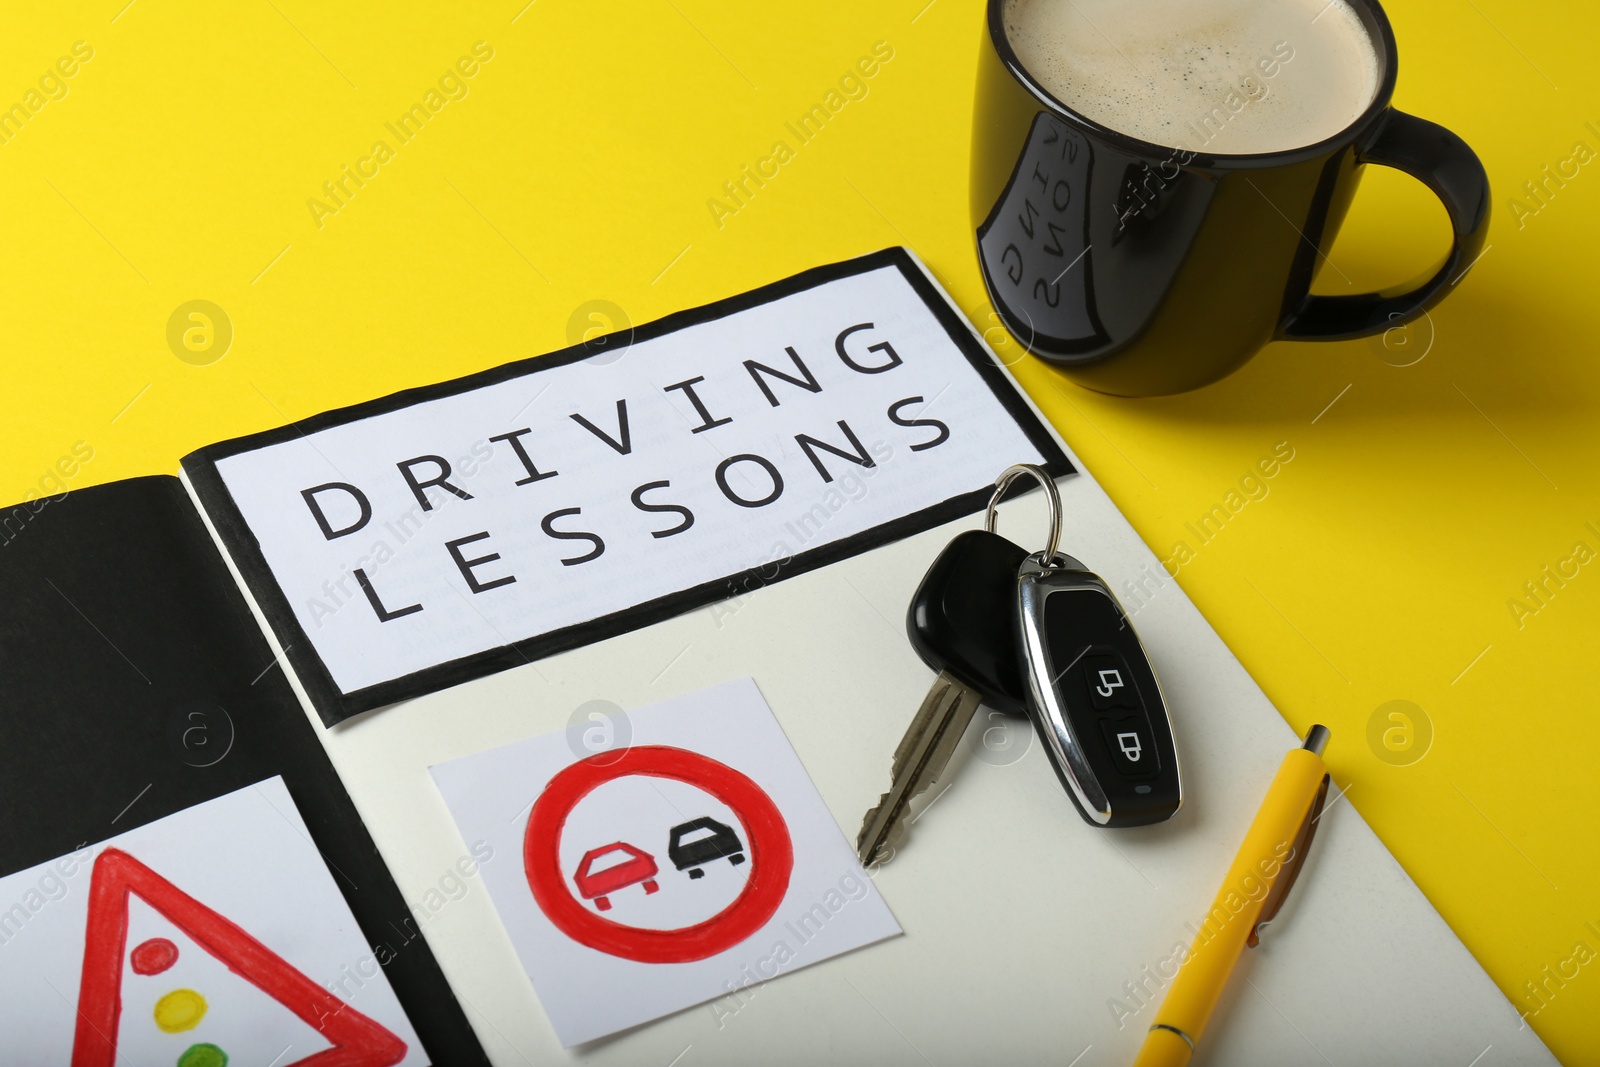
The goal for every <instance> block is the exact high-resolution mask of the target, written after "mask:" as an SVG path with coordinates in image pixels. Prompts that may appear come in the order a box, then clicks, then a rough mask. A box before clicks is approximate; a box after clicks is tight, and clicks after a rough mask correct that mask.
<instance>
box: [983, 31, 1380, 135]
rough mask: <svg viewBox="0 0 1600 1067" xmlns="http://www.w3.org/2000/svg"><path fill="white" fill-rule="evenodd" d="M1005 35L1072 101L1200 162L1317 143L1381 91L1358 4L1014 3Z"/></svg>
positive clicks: (1039, 76) (1100, 119)
mask: <svg viewBox="0 0 1600 1067" xmlns="http://www.w3.org/2000/svg"><path fill="white" fill-rule="evenodd" d="M1005 28H1006V37H1007V39H1008V40H1009V41H1010V42H1011V47H1012V48H1013V50H1014V51H1015V52H1016V53H1017V58H1018V59H1019V60H1021V62H1022V65H1023V67H1024V68H1025V69H1026V70H1027V71H1028V73H1029V74H1031V75H1032V76H1033V77H1034V79H1035V80H1037V81H1038V82H1039V84H1040V86H1041V87H1043V88H1044V89H1045V90H1046V91H1047V92H1049V93H1050V94H1051V95H1052V96H1054V97H1055V98H1056V99H1057V100H1060V101H1061V102H1062V103H1063V104H1066V105H1067V106H1068V107H1070V108H1072V109H1073V110H1074V111H1076V112H1078V113H1079V114H1081V115H1083V116H1085V117H1086V118H1089V119H1092V120H1094V121H1095V122H1097V123H1099V124H1101V125H1102V126H1106V127H1108V128H1110V129H1113V130H1117V131H1119V132H1121V133H1125V134H1129V135H1131V136H1133V137H1137V138H1138V139H1140V140H1142V141H1149V142H1151V143H1154V144H1158V145H1163V146H1165V147H1168V148H1176V149H1184V150H1188V151H1191V152H1196V153H1199V154H1202V155H1248V154H1256V153H1263V152H1281V151H1286V150H1288V149H1293V148H1300V147H1303V146H1305V145H1310V144H1315V143H1316V142H1318V141H1321V140H1324V139H1326V138H1328V137H1331V136H1333V135H1334V134H1336V133H1338V132H1339V131H1341V130H1343V129H1345V128H1346V127H1347V126H1349V125H1350V124H1351V123H1352V122H1354V121H1355V120H1356V118H1357V117H1359V116H1360V114H1361V113H1362V112H1363V111H1365V110H1366V108H1367V106H1368V105H1369V104H1371V103H1372V100H1373V98H1374V97H1375V96H1376V95H1377V91H1378V78H1379V62H1378V54H1377V51H1376V48H1375V45H1374V42H1373V40H1372V37H1371V35H1370V34H1369V33H1368V32H1367V29H1366V26H1365V25H1364V24H1363V23H1362V21H1361V17H1360V16H1359V15H1358V14H1357V13H1356V11H1355V9H1354V8H1352V7H1351V6H1350V5H1349V3H1347V2H1346V0H1009V2H1008V3H1007V5H1006V8H1005Z"/></svg>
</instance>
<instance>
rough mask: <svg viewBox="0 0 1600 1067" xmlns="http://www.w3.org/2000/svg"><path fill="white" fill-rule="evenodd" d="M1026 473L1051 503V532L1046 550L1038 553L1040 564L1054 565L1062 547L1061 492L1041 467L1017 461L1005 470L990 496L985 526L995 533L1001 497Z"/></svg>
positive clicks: (984, 521)
mask: <svg viewBox="0 0 1600 1067" xmlns="http://www.w3.org/2000/svg"><path fill="white" fill-rule="evenodd" d="M1024 474H1028V475H1032V476H1033V478H1034V480H1035V481H1037V482H1038V483H1039V485H1040V486H1041V487H1043V489H1044V495H1045V499H1046V500H1048V501H1049V503H1050V533H1049V536H1048V537H1047V538H1046V541H1045V546H1044V551H1043V552H1041V553H1038V558H1039V562H1040V564H1042V565H1043V566H1046V567H1049V566H1052V565H1053V563H1054V561H1055V558H1056V551H1057V549H1059V548H1060V547H1061V494H1060V493H1059V492H1057V490H1056V483H1055V481H1054V480H1053V479H1052V478H1051V477H1050V475H1048V474H1046V473H1045V472H1044V470H1043V469H1042V468H1040V467H1036V466H1034V465H1033V464H1032V463H1017V464H1014V465H1013V466H1010V467H1007V468H1006V469H1005V472H1004V473H1002V474H1001V475H1000V477H998V478H996V479H995V481H994V494H993V495H992V496H990V497H989V509H988V510H987V511H986V512H984V515H983V528H984V529H985V530H987V531H988V532H990V533H994V532H995V531H994V527H995V521H996V519H997V516H996V515H995V509H996V508H997V507H999V506H1000V498H1001V497H1003V496H1005V493H1006V490H1007V489H1010V488H1011V483H1012V482H1014V481H1016V480H1017V479H1018V478H1020V477H1022V476H1023V475H1024Z"/></svg>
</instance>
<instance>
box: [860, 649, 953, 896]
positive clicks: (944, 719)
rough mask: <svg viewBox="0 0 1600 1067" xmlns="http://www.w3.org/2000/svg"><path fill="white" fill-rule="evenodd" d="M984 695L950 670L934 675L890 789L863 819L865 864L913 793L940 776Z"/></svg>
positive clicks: (908, 732) (902, 746)
mask: <svg viewBox="0 0 1600 1067" xmlns="http://www.w3.org/2000/svg"><path fill="white" fill-rule="evenodd" d="M982 700H983V697H982V694H980V693H979V692H978V691H977V690H975V689H972V688H971V687H969V686H966V685H963V684H962V683H961V682H959V681H957V680H956V679H955V678H953V677H951V676H950V674H949V673H947V672H941V673H940V674H939V677H937V678H935V679H934V682H933V688H932V689H930V690H929V691H928V696H927V698H926V699H925V700H923V702H922V707H920V708H918V709H917V714H916V717H915V718H913V719H912V720H911V727H910V728H909V729H908V730H906V735H905V737H903V738H902V739H901V740H900V744H899V746H898V747H897V748H896V749H895V750H894V767H893V772H892V773H893V781H892V784H891V785H890V786H889V791H888V792H887V793H885V794H883V796H882V797H881V798H880V799H879V800H878V805H877V807H875V808H873V809H872V810H871V811H869V812H867V816H866V818H865V819H864V820H863V821H862V824H861V833H860V835H859V836H858V837H857V838H856V853H857V854H858V855H859V856H860V857H861V862H862V864H863V865H870V864H871V863H872V862H873V860H874V859H876V857H877V854H878V852H879V851H880V850H882V848H883V846H884V844H885V843H886V842H887V841H888V840H889V836H890V834H891V833H892V832H893V831H894V829H895V827H896V826H897V825H898V824H899V822H900V820H901V819H902V818H903V817H904V816H905V812H906V807H907V806H908V805H909V804H910V803H911V798H912V797H915V796H916V795H917V794H919V793H921V792H922V791H923V790H925V789H927V788H928V786H930V785H932V784H933V783H934V782H937V781H938V780H939V776H940V775H941V774H943V773H944V769H945V767H946V765H948V764H949V762H950V757H951V755H952V754H953V753H954V752H955V749H956V744H957V743H958V742H960V740H961V735H962V734H964V733H966V731H967V725H968V724H969V723H970V722H972V716H973V714H974V713H975V712H976V711H977V710H978V705H979V704H980V703H981V702H982Z"/></svg>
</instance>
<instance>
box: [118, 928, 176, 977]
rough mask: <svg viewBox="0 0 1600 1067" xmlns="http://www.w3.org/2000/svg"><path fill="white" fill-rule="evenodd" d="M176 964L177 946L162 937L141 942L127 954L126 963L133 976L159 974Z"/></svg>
mask: <svg viewBox="0 0 1600 1067" xmlns="http://www.w3.org/2000/svg"><path fill="white" fill-rule="evenodd" d="M177 962H178V946H177V945H174V944H173V943H172V942H171V941H168V940H167V939H166V938H164V937H152V938H150V939H149V940H148V941H141V942H139V944H138V945H136V946H134V949H133V951H132V952H131V953H129V954H128V963H129V964H130V965H131V966H132V967H133V973H134V974H145V975H149V974H160V973H161V972H162V971H164V970H166V969H167V968H168V967H171V966H172V965H173V964H174V963H177Z"/></svg>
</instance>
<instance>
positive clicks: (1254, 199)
mask: <svg viewBox="0 0 1600 1067" xmlns="http://www.w3.org/2000/svg"><path fill="white" fill-rule="evenodd" d="M1348 2H1349V4H1350V6H1351V8H1352V9H1353V10H1354V11H1355V13H1356V15H1357V16H1358V17H1359V18H1360V20H1361V22H1362V23H1363V25H1364V26H1365V28H1366V30H1367V32H1368V34H1369V35H1370V38H1371V44H1372V48H1373V51H1374V52H1375V53H1376V55H1377V60H1378V65H1379V69H1378V80H1377V93H1376V95H1375V97H1374V98H1373V100H1372V102H1371V104H1370V105H1369V106H1368V107H1367V108H1366V110H1365V111H1363V112H1362V113H1361V114H1360V116H1359V117H1358V118H1357V119H1356V120H1355V121H1354V122H1353V123H1351V124H1350V125H1349V126H1347V127H1346V128H1345V129H1343V130H1341V131H1340V132H1339V133H1337V134H1335V135H1334V136H1332V137H1329V138H1326V139H1324V140H1321V141H1318V142H1317V143H1315V144H1311V145H1308V146H1306V147H1304V148H1296V149H1293V150H1289V151H1280V152H1269V153H1264V154H1259V155H1214V156H1206V155H1204V154H1197V153H1194V152H1188V151H1182V150H1177V149H1174V148H1171V147H1163V146H1161V145H1156V144H1152V143H1149V142H1146V141H1141V140H1139V139H1137V138H1135V137H1132V136H1129V135H1127V134H1124V133H1121V132H1118V131H1117V130H1113V129H1109V128H1107V127H1106V126H1104V125H1101V124H1100V123H1098V122H1095V121H1093V120H1091V119H1089V118H1087V117H1085V116H1084V115H1081V114H1079V113H1077V112H1076V111H1074V110H1073V107H1072V101H1063V100H1057V99H1055V98H1054V97H1053V96H1051V95H1050V94H1049V93H1048V92H1047V91H1046V90H1045V89H1044V88H1043V86H1042V83H1041V82H1040V81H1039V80H1037V79H1036V78H1035V77H1033V76H1032V75H1030V74H1029V72H1028V71H1027V70H1026V69H1025V68H1024V66H1023V65H1022V63H1021V62H1020V61H1019V60H1018V58H1017V54H1016V51H1015V50H1014V49H1013V48H1012V45H1011V43H1010V41H1009V40H1008V39H1007V37H1006V30H1005V19H1004V15H1005V7H1006V0H989V5H988V27H987V32H986V34H985V36H984V41H983V46H982V48H981V49H980V59H979V66H978V87H977V103H976V110H975V113H974V118H973V134H972V191H971V192H972V223H973V226H974V227H975V229H976V231H977V241H978V260H979V264H980V266H981V267H982V270H983V280H984V284H985V285H986V286H987V287H988V290H989V297H990V299H991V300H992V301H993V303H994V306H995V309H996V310H997V311H998V312H999V313H1000V316H1001V319H1002V321H1003V322H1004V323H1005V325H1006V327H1007V328H1008V329H1009V330H1010V331H1011V332H1012V334H1013V335H1015V336H1016V337H1017V339H1018V340H1019V341H1021V342H1022V343H1023V344H1024V345H1025V346H1026V347H1027V348H1028V350H1029V351H1031V352H1033V353H1034V354H1035V355H1038V356H1040V357H1041V358H1043V359H1046V360H1048V361H1050V362H1051V363H1054V364H1057V365H1059V366H1060V367H1061V368H1062V370H1063V371H1064V372H1065V373H1066V374H1067V375H1068V376H1070V377H1071V378H1073V379H1074V380H1076V381H1078V382H1079V383H1081V384H1083V385H1085V386H1087V387H1089V388H1091V389H1097V390H1099V391H1101V392H1106V393H1114V394H1118V395H1121V396H1157V395H1164V394H1169V393H1178V392H1183V391H1185V390H1188V389H1195V388H1198V387H1199V386H1202V385H1206V384H1208V383H1210V382H1214V381H1217V380H1218V379H1219V378H1222V377H1224V376H1225V375H1227V374H1229V373H1231V372H1232V371H1234V370H1236V369H1237V368H1238V367H1239V366H1240V365H1242V364H1243V363H1244V362H1245V361H1246V360H1248V359H1249V358H1250V357H1251V356H1252V355H1254V354H1255V353H1256V352H1257V351H1259V350H1260V349H1261V348H1262V346H1264V345H1266V344H1267V342H1269V341H1274V340H1284V341H1338V340H1346V339H1349V338H1354V337H1365V336H1369V335H1373V334H1378V333H1382V332H1384V331H1386V330H1390V329H1393V328H1395V327H1397V326H1401V325H1404V324H1405V323H1407V322H1409V321H1411V320H1412V319H1415V318H1417V317H1418V316H1420V315H1421V314H1422V313H1423V312H1424V311H1426V310H1427V309H1428V308H1430V307H1432V306H1433V305H1434V304H1435V303H1437V302H1438V301H1439V300H1440V299H1442V298H1443V297H1444V295H1445V294H1446V293H1447V292H1448V291H1449V290H1450V289H1451V288H1452V287H1453V286H1454V285H1455V283H1456V282H1457V281H1459V280H1460V276H1461V274H1462V273H1463V272H1464V271H1465V270H1466V269H1467V268H1469V267H1470V266H1471V265H1472V263H1473V262H1474V261H1475V260H1476V259H1477V257H1478V255H1479V254H1480V253H1481V251H1482V249H1483V243H1484V239H1485V236H1486V235H1487V232H1488V229H1489V178H1488V175H1487V174H1485V173H1484V169H1483V164H1482V163H1480V162H1479V160H1478V157H1477V156H1476V155H1475V154H1474V153H1473V151H1472V149H1471V148H1469V147H1467V145H1466V143H1465V142H1464V141H1462V140H1461V138H1459V137H1457V136H1456V135H1455V134H1453V133H1451V132H1450V131H1449V130H1447V129H1445V128H1443V127H1442V126H1437V125H1435V124H1434V123H1431V122H1428V121H1426V120H1424V119H1419V118H1415V117H1413V116H1411V115H1407V114H1405V113H1404V112H1400V111H1396V110H1395V109H1394V108H1392V107H1390V106H1389V101H1390V99H1391V97H1392V96H1393V94H1394V85H1395V71H1396V65H1397V57H1396V50H1395V40H1394V32H1393V30H1392V29H1391V28H1390V26H1389V20H1388V18H1387V17H1386V16H1385V15H1384V13H1383V10H1382V9H1381V8H1380V7H1379V6H1378V4H1377V3H1375V2H1373V0H1348ZM1367 163H1377V164H1380V165H1383V166H1387V167H1394V168H1396V169H1398V170H1401V171H1404V172H1406V173H1407V174H1410V175H1412V176H1414V177H1416V178H1417V179H1419V180H1420V181H1422V182H1423V183H1424V184H1426V185H1427V186H1428V188H1430V189H1432V190H1433V192H1434V193H1435V194H1436V195H1437V196H1438V197H1439V199H1440V200H1442V201H1443V202H1444V206H1445V209H1446V210H1447V211H1448V212H1449V215H1450V225H1451V228H1452V229H1453V230H1454V243H1453V245H1452V247H1451V249H1450V252H1449V254H1448V255H1447V256H1446V257H1445V260H1444V262H1443V263H1442V264H1441V265H1440V266H1439V268H1438V269H1437V270H1436V271H1435V272H1433V273H1432V274H1431V275H1430V276H1428V277H1427V278H1426V280H1423V281H1421V282H1420V284H1416V285H1415V286H1414V287H1405V286H1402V287H1399V288H1397V289H1395V290H1385V291H1382V292H1375V293H1363V294H1360V295H1343V296H1323V295H1313V294H1312V293H1311V292H1310V288H1311V281H1312V277H1313V276H1314V275H1315V273H1316V271H1317V268H1318V266H1319V264H1320V263H1321V262H1322V261H1323V259H1324V257H1325V255H1326V253H1327V251H1328V249H1329V248H1330V247H1331V246H1332V244H1333V239H1334V235H1335V234H1336V233H1337V232H1338V229H1339V224H1340V223H1341V222H1342V221H1343V219H1344V216H1345V212H1346V210H1347V209H1348V208H1349V206H1350V201H1351V198H1352V196H1353V195H1354V194H1355V190H1356V184H1357V182H1358V181H1359V178H1360V175H1361V170H1362V166H1363V165H1364V164H1367Z"/></svg>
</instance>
